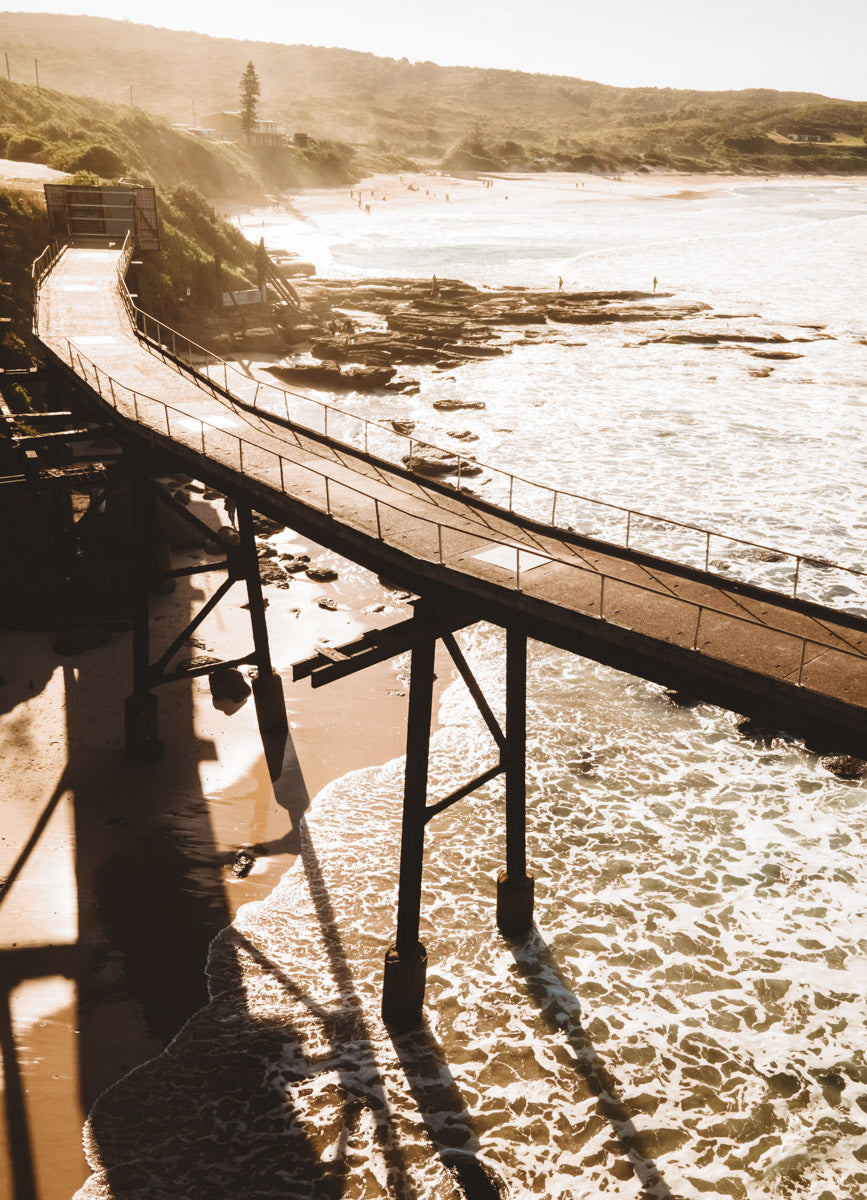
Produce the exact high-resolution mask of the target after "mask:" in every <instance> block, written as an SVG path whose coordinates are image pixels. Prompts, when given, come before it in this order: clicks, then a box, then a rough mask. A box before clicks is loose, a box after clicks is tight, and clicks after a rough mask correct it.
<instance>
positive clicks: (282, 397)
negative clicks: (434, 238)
mask: <svg viewBox="0 0 867 1200" xmlns="http://www.w3.org/2000/svg"><path fill="white" fill-rule="evenodd" d="M124 252H125V249H124ZM124 252H122V253H121V258H120V259H119V260H118V265H117V279H118V290H119V291H120V294H121V298H122V299H123V302H124V306H125V308H126V310H127V313H128V315H129V318H130V321H131V323H132V326H133V329H134V330H135V333H136V335H137V336H139V337H140V338H141V339H142V340H143V342H144V344H145V345H146V346H148V347H149V348H153V349H155V350H157V351H158V352H159V354H160V357H161V358H162V360H163V361H164V362H168V363H170V364H171V365H173V366H174V367H175V369H178V370H180V365H181V363H183V362H186V365H187V366H189V367H190V368H191V370H192V372H193V373H192V375H191V378H192V380H193V381H194V382H195V383H196V385H197V386H199V387H202V386H203V381H202V377H201V375H200V374H199V367H201V366H204V369H205V372H206V378H207V380H208V383H209V384H210V385H211V389H212V390H213V387H214V382H213V380H212V379H211V373H210V369H209V368H210V364H214V365H216V366H217V367H218V368H219V370H218V372H217V373H218V376H219V375H222V381H221V386H222V388H223V392H224V395H225V396H226V398H228V399H230V400H233V401H236V402H238V401H239V402H240V403H241V404H242V405H245V406H249V407H251V408H252V409H254V410H258V408H259V406H260V403H261V401H260V395H262V396H263V397H264V396H266V395H267V396H276V397H278V398H279V399H278V403H279V402H280V401H282V406H283V407H284V409H285V411H286V417H287V420H290V417H289V409H290V405H289V398H290V397H291V398H292V399H293V400H294V401H300V402H302V403H304V404H309V405H312V406H314V408H318V409H320V410H321V412H322V430H321V431H320V430H314V429H312V427H309V428H311V431H312V432H316V433H319V432H321V433H323V434H324V436H326V437H328V438H329V440H330V441H332V442H334V443H336V444H337V445H341V446H345V447H347V448H348V449H353V448H354V447H353V446H352V443H350V442H346V441H343V440H342V439H340V438H338V437H335V436H334V435H333V433H332V434H329V432H328V415H329V413H332V414H334V415H335V416H337V417H338V418H340V419H341V420H342V421H348V422H354V423H356V424H358V425H360V426H361V437H360V442H361V444H363V446H364V449H365V452H367V450H368V446H369V444H370V440H371V431H376V433H378V434H382V435H384V436H385V437H386V438H387V439H388V440H389V441H394V440H395V439H397V440H398V441H399V442H401V443H402V444H403V445H404V447H405V448H406V450H407V453H406V454H405V455H403V456H402V459H403V462H404V463H405V462H406V461H407V459H409V460H411V459H412V457H413V452H414V451H415V450H419V449H425V450H437V451H439V452H440V453H446V454H449V455H450V456H451V457H452V458H454V459H455V460H456V464H457V486H456V487H454V485H452V484H449V483H447V482H445V481H442V480H441V481H440V482H441V483H443V485H444V486H447V487H453V488H454V490H455V491H457V492H458V493H462V492H463V491H464V490H465V487H464V482H463V473H464V470H465V469H466V468H468V467H471V468H472V471H473V474H477V473H478V471H479V470H482V471H487V472H489V473H491V474H492V475H499V476H501V477H502V478H503V480H504V484H505V483H507V484H508V505H507V506H506V505H502V504H497V503H495V502H494V501H490V502H489V503H491V506H492V507H493V508H496V509H500V510H501V511H503V512H509V513H515V514H517V515H522V516H525V517H529V518H531V519H537V518H536V517H535V515H534V514H533V513H530V512H527V511H523V510H522V509H521V508H519V507H518V506H517V505H516V503H515V492H516V485H517V486H518V490H520V488H530V489H533V490H535V491H536V492H537V493H540V494H543V495H545V496H546V497H547V500H546V502H545V506H544V507H545V511H544V522H545V523H546V524H548V525H550V526H551V527H552V528H554V529H560V530H563V531H564V532H570V533H574V532H576V530H575V528H574V526H572V525H570V524H569V523H568V522H566V521H565V520H564V518H563V513H564V510H566V511H568V509H569V508H570V506H574V505H576V504H579V505H589V506H591V507H592V508H593V509H604V510H606V511H607V512H608V513H615V514H618V515H619V517H620V518H621V519H623V520H624V521H625V529H624V535H623V536H622V537H621V540H620V541H616V540H613V539H612V535H611V534H610V533H608V532H606V534H605V540H606V541H608V542H609V544H612V545H622V546H623V547H625V548H626V549H627V550H628V549H634V548H635V531H636V529H637V528H638V527H639V526H640V525H641V523H645V524H647V523H650V524H651V525H652V526H656V527H658V526H665V527H667V528H668V529H675V530H681V531H684V532H687V533H692V534H698V535H699V536H700V538H701V539H702V540H703V546H702V547H701V553H700V555H699V558H700V559H702V558H703V567H704V570H705V571H709V570H710V558H711V542H712V539H718V540H720V541H723V542H725V543H727V544H729V545H732V546H739V547H746V548H748V549H751V550H755V551H758V552H759V553H762V554H765V555H770V556H773V559H768V560H767V561H776V562H778V561H780V560H779V559H778V558H777V556H782V559H783V560H789V572H790V580H791V587H790V589H789V588H783V587H781V586H779V585H778V584H776V583H775V582H774V583H769V582H768V581H767V580H766V579H762V580H757V579H756V578H755V576H753V578H752V579H749V578H748V579H742V578H741V577H740V576H738V575H726V574H725V572H724V571H723V570H720V569H719V568H716V569H715V573H716V574H718V575H720V576H721V577H723V578H730V579H732V580H733V581H736V582H755V583H757V584H758V586H761V587H763V588H765V589H766V590H768V591H772V592H775V593H777V594H778V595H783V596H788V595H790V596H791V597H792V598H793V599H796V598H797V595H798V586H799V583H800V582H801V579H802V568H803V567H804V566H805V565H806V566H808V567H812V568H819V569H822V570H835V571H842V572H844V573H845V574H847V575H852V576H856V577H858V578H860V579H865V580H867V570H861V569H859V568H858V567H847V566H844V565H843V564H841V563H836V562H833V561H831V560H830V559H825V558H821V557H820V556H818V555H815V554H807V553H803V552H795V551H789V550H781V549H779V548H778V547H775V546H769V545H767V544H766V543H763V542H754V541H751V540H749V539H748V538H742V537H735V536H733V535H731V534H726V533H720V532H719V531H717V530H712V529H707V528H705V527H703V526H700V525H695V524H692V523H691V522H687V521H676V520H673V519H672V518H670V517H662V516H657V515H654V514H652V513H646V512H642V511H641V510H639V509H634V508H628V507H626V506H624V505H619V504H613V503H611V502H610V501H607V500H598V499H593V498H592V497H589V496H582V495H580V494H579V493H575V492H565V491H561V490H560V489H559V488H555V487H552V486H550V485H548V484H540V483H536V482H534V481H533V480H530V479H525V478H523V477H522V476H520V475H515V474H514V473H513V472H511V471H503V470H501V469H500V468H498V467H491V466H489V465H487V464H485V463H480V462H478V461H477V460H476V459H473V458H470V457H469V456H465V455H461V454H460V453H459V452H454V451H452V450H447V451H444V450H443V449H442V447H438V446H435V445H434V444H433V443H431V442H425V441H422V440H420V439H418V438H413V437H410V436H409V435H407V434H400V433H398V432H397V431H396V430H394V429H389V428H388V427H387V426H385V425H381V424H379V422H377V421H371V420H369V419H368V418H367V417H361V416H358V415H357V414H356V413H351V412H348V411H347V410H345V409H341V408H338V407H337V406H336V405H333V404H327V403H326V402H325V401H322V400H318V399H317V398H316V397H314V396H308V395H304V394H303V393H300V392H293V391H292V390H291V389H289V388H281V387H278V386H277V385H276V384H271V383H261V382H259V381H256V390H255V394H254V396H253V399H252V401H247V400H243V399H241V398H240V397H239V396H237V395H236V394H235V393H234V392H233V391H232V389H231V388H230V386H229V372H230V370H231V372H232V375H233V376H237V377H238V378H239V379H240V380H241V381H242V384H244V383H251V382H253V381H252V380H249V379H248V378H247V377H245V376H243V375H242V373H241V372H240V371H238V370H236V369H235V368H234V367H230V366H229V364H228V363H227V362H226V360H225V359H222V358H220V357H219V356H218V355H216V354H214V353H213V352H212V351H210V350H208V349H206V348H205V347H204V346H200V345H199V344H198V343H196V342H193V341H192V339H190V338H188V337H186V335H185V334H181V333H178V332H177V331H176V330H174V329H172V328H171V326H169V325H166V324H165V323H164V322H162V321H160V320H159V319H158V318H156V317H152V316H151V315H150V314H148V313H145V312H143V310H142V309H140V308H138V306H137V305H136V304H135V302H134V301H133V299H132V296H131V295H130V292H129V289H128V288H127V286H126V280H125V278H124V277H125V274H126V269H127V267H128V265H129V258H128V257H127V259H126V264H125V265H124V266H123V269H122V267H121V264H122V263H123V259H124ZM149 330H150V332H149ZM184 344H185V345H186V347H187V358H186V359H184V357H183V356H182V354H181V352H180V351H181V348H182V346H183V345H184ZM194 358H195V359H197V360H203V361H201V362H199V363H198V365H195V364H194V363H193V359H194ZM219 385H220V384H218V386H219ZM235 386H236V387H237V386H238V385H237V384H236V385H235ZM264 411H265V412H266V413H267V411H268V410H267V409H265V410H264ZM294 423H296V424H299V425H301V423H300V422H297V421H296V422H294ZM333 425H334V422H333V420H332V429H333ZM302 427H303V426H302ZM558 513H559V518H558ZM630 542H632V545H630ZM675 553H677V551H675ZM671 554H672V551H671V550H670V549H667V551H666V555H667V557H670V561H673V562H680V563H682V564H684V565H686V566H690V567H694V566H695V565H696V563H695V561H694V556H693V561H689V556H687V555H685V554H684V553H683V552H681V557H680V558H677V557H671Z"/></svg>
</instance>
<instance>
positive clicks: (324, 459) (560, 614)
mask: <svg viewBox="0 0 867 1200" xmlns="http://www.w3.org/2000/svg"><path fill="white" fill-rule="evenodd" d="M129 253H130V251H129V247H128V246H127V247H126V248H125V249H124V250H123V251H121V250H112V249H86V248H78V247H67V248H66V249H64V251H63V252H62V253H61V255H60V257H59V259H58V260H57V261H56V262H55V263H54V265H53V266H52V267H51V268H50V269H49V270H47V271H46V272H45V274H44V275H43V276H42V278H41V280H40V284H39V291H38V317H37V320H38V332H39V336H40V338H41V340H42V342H43V343H44V345H45V347H46V348H47V349H48V350H49V351H50V353H51V355H52V356H54V358H55V359H56V361H57V363H58V364H60V366H61V369H62V370H64V371H65V372H66V373H67V375H69V376H74V377H75V379H76V380H77V381H78V383H79V384H80V385H84V386H85V387H86V389H87V390H88V392H89V394H90V395H91V397H92V398H93V400H94V402H95V403H97V404H98V405H99V406H100V408H101V410H102V411H103V413H104V414H105V415H106V416H108V417H109V418H111V419H112V420H113V421H114V422H116V424H117V425H118V426H119V427H120V432H121V434H122V435H124V436H126V437H129V438H133V439H136V440H137V441H138V442H140V443H144V444H149V445H152V446H154V447H157V448H159V449H160V450H161V451H164V452H167V453H168V454H170V455H171V456H172V458H173V459H174V460H175V461H176V462H177V463H178V465H179V466H180V467H182V469H184V470H186V471H188V472H189V473H190V474H191V475H193V476H195V477H197V478H201V479H203V480H205V481H207V482H209V483H211V484H212V485H213V486H215V487H217V488H219V489H220V490H221V491H224V492H226V493H228V494H230V495H236V496H239V497H243V498H245V499H247V500H249V502H250V503H251V504H252V505H253V506H254V507H255V508H256V509H258V510H259V511H261V512H263V513H266V514H267V515H269V516H271V517H273V518H275V519H276V520H279V521H281V522H282V523H284V524H286V525H288V526H291V527H292V528H293V529H296V530H298V531H299V532H301V533H302V534H305V535H307V536H310V537H312V538H314V539H315V540H316V541H317V542H319V543H320V544H322V545H324V546H327V547H330V548H332V549H334V550H335V551H337V552H339V553H341V554H343V555H345V556H347V557H349V558H352V559H354V560H355V561H357V562H359V563H361V564H362V565H364V566H366V567H369V568H371V569H373V570H375V571H377V572H378V573H379V574H380V575H383V576H384V577H385V578H387V579H389V580H392V581H394V582H396V583H399V584H401V585H403V586H405V587H407V588H409V589H411V590H413V591H414V592H418V593H419V594H422V595H424V596H425V597H426V598H427V599H428V600H431V601H432V602H434V603H436V604H439V605H441V606H443V607H444V608H446V607H450V608H452V609H453V610H455V611H456V612H459V613H468V614H470V615H471V616H473V617H475V618H477V619H487V620H491V621H493V622H495V623H498V624H501V625H505V626H516V625H518V626H520V627H521V628H522V629H523V630H524V631H525V632H526V633H527V635H528V636H530V637H533V638H537V639H539V640H542V641H545V642H548V643H550V644H552V645H556V646H560V647H563V648H565V649H568V650H571V651H574V652H576V653H579V654H582V655H585V656H587V657H589V658H592V659H595V660H597V661H599V662H602V663H607V664H610V665H612V666H615V667H617V668H619V669H622V670H624V671H628V672H630V673H632V674H634V675H639V676H642V677H644V678H647V679H650V680H654V681H656V682H658V683H660V684H663V685H665V686H667V687H671V688H674V689H676V690H678V691H681V692H686V693H688V694H689V695H690V696H693V697H696V698H699V699H704V700H707V701H710V702H712V703H716V704H720V705H722V706H724V707H727V708H730V709H732V710H734V711H736V712H740V713H744V714H747V715H749V716H751V717H753V718H755V719H757V720H759V721H761V722H763V723H765V724H769V725H771V726H773V727H776V728H781V729H785V730H788V731H791V732H792V733H794V734H797V735H801V736H805V737H808V738H811V739H812V741H813V742H814V743H816V744H821V745H823V746H825V747H827V748H829V749H837V750H841V751H847V752H849V753H854V754H858V755H860V756H863V757H867V619H865V618H864V617H863V616H861V615H860V614H859V613H856V612H849V613H847V612H844V611H840V610H838V609H835V608H832V607H830V606H829V605H828V604H822V603H816V602H813V601H809V600H805V599H804V598H803V597H796V596H791V595H783V594H778V593H777V592H776V591H774V590H772V589H770V588H768V587H767V586H758V585H757V584H754V583H749V582H743V581H736V580H732V579H728V578H725V577H723V576H721V575H720V574H715V573H714V572H713V571H711V570H707V569H702V566H701V565H699V566H695V565H688V564H684V563H678V562H674V561H670V560H668V559H666V558H662V557H656V556H654V555H651V554H647V553H642V552H639V551H637V550H636V549H634V548H632V547H630V546H617V545H614V544H611V543H610V542H608V541H602V540H598V539H594V538H591V537H587V536H582V535H581V534H579V533H576V532H574V531H571V530H569V529H567V528H562V527H559V526H560V521H561V520H562V516H558V513H559V514H562V513H563V512H564V511H568V509H569V503H570V501H571V500H574V499H575V498H570V497H568V496H563V495H562V494H561V493H555V492H553V491H552V489H547V488H542V487H538V488H536V491H535V492H534V493H533V495H534V497H535V498H534V500H533V503H532V505H530V509H531V515H530V516H522V515H519V514H518V513H516V512H511V511H509V509H508V507H506V506H501V507H497V506H494V505H492V504H490V503H487V502H486V501H485V500H484V499H482V498H480V497H479V496H475V495H473V494H472V492H471V491H470V488H471V487H472V479H469V480H467V479H466V477H465V476H464V477H460V478H459V479H458V480H457V481H456V483H457V486H446V485H443V484H440V483H436V482H430V481H425V480H424V479H421V478H419V477H418V476H417V475H414V474H413V473H412V472H410V471H409V470H407V469H405V468H404V467H403V466H401V465H400V462H401V458H403V457H406V456H407V455H410V456H411V455H412V454H413V452H414V448H415V449H417V448H418V446H419V443H418V442H415V443H413V441H412V439H411V438H408V437H405V436H402V435H399V434H397V433H395V432H392V431H391V430H388V429H387V428H383V427H382V426H379V425H376V424H375V423H372V422H366V421H363V420H361V419H360V418H354V417H352V416H351V415H350V414H346V413H343V412H342V411H341V410H339V409H337V408H334V407H329V406H327V405H323V404H321V403H320V402H319V401H317V400H314V399H312V398H310V397H304V396H298V395H293V394H292V393H288V392H285V391H283V390H282V389H280V388H277V387H271V386H269V385H263V384H261V383H259V382H257V381H256V380H255V379H252V378H250V377H247V376H245V375H244V374H243V372H242V371H241V370H240V369H237V368H234V367H231V366H227V365H226V364H224V363H221V362H219V361H218V360H215V359H213V358H212V357H209V356H208V355H207V353H206V352H205V351H199V350H198V348H195V347H192V346H191V345H190V344H189V343H187V342H186V341H185V339H183V338H182V337H181V335H179V334H175V333H173V332H172V331H171V330H169V329H167V328H166V327H165V326H162V325H160V324H159V323H158V322H156V321H154V320H152V319H151V318H147V317H145V316H144V315H143V314H142V313H140V312H139V311H138V310H136V309H135V307H134V305H133V304H132V302H131V301H130V299H129V296H128V293H127V294H124V293H125V288H124V285H123V275H124V274H125V270H126V268H127V266H128V259H129ZM134 322H136V323H137V324H138V326H139V328H138V331H136V329H135V327H134ZM191 363H192V364H193V365H192V366H191V365H190V364H191ZM389 460H390V461H389ZM470 463H471V460H469V459H467V458H464V460H463V465H466V466H470ZM458 474H459V476H460V475H461V471H460V469H459V472H458ZM507 478H510V477H507ZM531 487H533V485H529V484H526V483H525V481H521V480H511V481H510V483H509V496H510V498H512V497H513V493H515V492H517V493H519V494H527V489H528V488H531ZM543 493H544V494H546V495H547V499H546V500H545V505H544V507H545V508H546V510H547V511H548V512H549V513H550V515H549V516H547V517H546V516H545V515H542V514H541V513H540V511H539V509H540V505H539V503H538V500H539V496H542V495H543ZM552 497H553V500H552V499H551V498H552ZM514 507H516V508H517V507H518V504H517V503H515V504H514ZM624 512H625V510H624ZM630 516H631V514H630ZM552 519H553V520H556V521H557V524H554V523H552ZM626 530H627V539H628V538H629V518H628V517H627V525H626ZM712 536H715V535H711V534H708V535H707V545H708V548H709V547H710V544H711V537H712ZM708 557H709V553H708V554H706V555H705V561H707V559H708ZM792 562H793V563H794V576H795V580H794V582H795V585H797V574H798V571H800V570H801V569H802V568H803V570H804V572H806V571H807V569H808V567H809V560H806V559H801V558H795V557H793V559H792ZM819 565H820V566H827V564H819ZM841 570H842V569H841ZM850 574H851V575H852V576H853V578H854V576H856V575H857V574H858V573H857V572H852V573H850ZM786 578H787V579H788V580H789V585H790V586H791V581H792V571H787V573H786ZM857 583H858V585H859V586H863V584H865V583H867V579H864V578H863V577H859V579H858V580H857Z"/></svg>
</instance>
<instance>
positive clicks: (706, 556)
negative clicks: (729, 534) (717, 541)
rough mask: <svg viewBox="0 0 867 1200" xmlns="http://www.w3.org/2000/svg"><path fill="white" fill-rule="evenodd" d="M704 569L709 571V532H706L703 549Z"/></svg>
mask: <svg viewBox="0 0 867 1200" xmlns="http://www.w3.org/2000/svg"><path fill="white" fill-rule="evenodd" d="M704 569H705V570H706V571H709V570H710V530H708V531H707V540H706V542H705V547H704Z"/></svg>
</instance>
